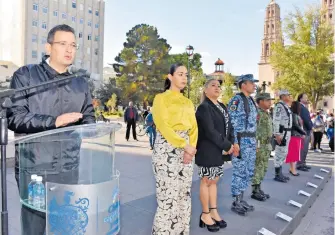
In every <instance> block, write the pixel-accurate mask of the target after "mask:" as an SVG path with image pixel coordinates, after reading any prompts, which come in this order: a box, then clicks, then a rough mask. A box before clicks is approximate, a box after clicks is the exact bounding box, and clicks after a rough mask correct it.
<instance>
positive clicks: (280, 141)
mask: <svg viewBox="0 0 335 235" xmlns="http://www.w3.org/2000/svg"><path fill="white" fill-rule="evenodd" d="M279 97H280V101H279V102H278V103H277V104H276V106H275V108H274V112H273V134H274V137H275V140H276V142H277V143H276V148H275V157H274V166H275V173H276V175H275V178H274V180H275V181H278V182H283V183H286V182H287V181H288V180H289V179H290V178H289V177H288V176H284V175H283V173H282V165H283V163H284V161H285V159H286V156H287V152H288V144H289V142H290V139H291V129H292V111H291V109H290V108H289V106H288V105H289V104H290V103H291V95H290V93H289V92H288V91H287V90H280V91H279Z"/></svg>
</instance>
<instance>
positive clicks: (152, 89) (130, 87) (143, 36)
mask: <svg viewBox="0 0 335 235" xmlns="http://www.w3.org/2000/svg"><path fill="white" fill-rule="evenodd" d="M126 36H127V39H126V42H125V43H124V48H123V49H122V51H121V52H120V53H119V54H118V56H116V58H115V61H116V62H117V63H115V64H113V67H114V69H115V72H116V73H117V76H118V78H117V86H118V87H119V88H120V89H121V90H122V93H120V98H121V100H123V101H125V102H128V101H129V100H132V101H134V102H135V103H138V102H143V103H146V102H148V101H152V99H153V97H154V95H155V94H156V93H157V92H160V91H162V88H163V82H164V79H163V78H164V77H165V76H166V73H167V71H168V56H169V55H168V53H169V51H170V49H171V47H170V45H169V44H167V42H166V40H165V39H164V38H161V37H160V36H159V34H158V31H157V29H156V28H155V27H153V26H150V25H147V24H139V25H136V26H135V27H133V28H132V29H131V30H130V31H129V32H128V33H127V34H126Z"/></svg>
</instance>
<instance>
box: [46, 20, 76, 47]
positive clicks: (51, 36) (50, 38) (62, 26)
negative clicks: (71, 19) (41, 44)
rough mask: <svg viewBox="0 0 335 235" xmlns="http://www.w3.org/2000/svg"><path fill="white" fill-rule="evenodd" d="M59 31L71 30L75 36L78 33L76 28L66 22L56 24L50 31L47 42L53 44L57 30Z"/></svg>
mask: <svg viewBox="0 0 335 235" xmlns="http://www.w3.org/2000/svg"><path fill="white" fill-rule="evenodd" d="M59 31H62V32H70V33H73V34H74V36H76V33H75V32H74V29H73V28H72V27H70V26H68V25H66V24H60V25H56V26H55V27H53V28H52V29H51V30H50V31H49V33H48V39H47V42H48V43H49V44H52V43H53V42H54V38H55V34H56V32H59Z"/></svg>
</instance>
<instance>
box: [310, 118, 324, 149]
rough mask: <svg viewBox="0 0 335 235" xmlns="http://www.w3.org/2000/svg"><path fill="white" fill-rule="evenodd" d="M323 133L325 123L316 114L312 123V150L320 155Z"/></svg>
mask: <svg viewBox="0 0 335 235" xmlns="http://www.w3.org/2000/svg"><path fill="white" fill-rule="evenodd" d="M324 131H325V123H324V121H323V117H322V115H321V114H320V113H319V112H317V113H316V117H315V119H314V122H313V134H314V143H313V150H314V152H318V153H321V150H322V149H321V141H322V136H323V133H324Z"/></svg>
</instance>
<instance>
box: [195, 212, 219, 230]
mask: <svg viewBox="0 0 335 235" xmlns="http://www.w3.org/2000/svg"><path fill="white" fill-rule="evenodd" d="M202 214H209V212H202V213H201V215H202ZM201 215H200V219H199V227H200V228H205V227H207V230H208V231H209V232H218V231H220V227H219V226H218V225H217V224H216V223H215V222H214V224H211V225H209V224H205V222H204V221H202V219H201Z"/></svg>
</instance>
